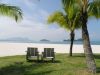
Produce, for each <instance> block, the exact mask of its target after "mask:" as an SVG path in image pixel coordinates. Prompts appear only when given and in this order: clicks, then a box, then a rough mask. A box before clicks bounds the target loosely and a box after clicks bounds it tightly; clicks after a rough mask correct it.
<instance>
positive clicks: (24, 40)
mask: <svg viewBox="0 0 100 75" xmlns="http://www.w3.org/2000/svg"><path fill="white" fill-rule="evenodd" d="M0 41H2V42H32V40H30V39H29V38H23V37H12V38H6V39H0Z"/></svg>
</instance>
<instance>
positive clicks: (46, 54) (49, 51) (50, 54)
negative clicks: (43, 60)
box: [43, 48, 54, 57]
mask: <svg viewBox="0 0 100 75" xmlns="http://www.w3.org/2000/svg"><path fill="white" fill-rule="evenodd" d="M43 57H54V48H44V54H43Z"/></svg>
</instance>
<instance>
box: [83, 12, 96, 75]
mask: <svg viewBox="0 0 100 75" xmlns="http://www.w3.org/2000/svg"><path fill="white" fill-rule="evenodd" d="M87 18H88V16H87V12H85V13H82V24H83V25H82V38H83V47H84V53H85V56H86V62H87V67H88V69H89V71H90V72H92V73H96V63H95V60H94V56H93V52H92V49H91V45H90V39H89V33H88V29H87Z"/></svg>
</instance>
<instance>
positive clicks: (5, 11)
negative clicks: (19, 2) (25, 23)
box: [0, 4, 22, 21]
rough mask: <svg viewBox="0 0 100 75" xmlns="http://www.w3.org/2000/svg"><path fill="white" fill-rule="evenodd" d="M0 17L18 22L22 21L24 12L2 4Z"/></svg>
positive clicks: (0, 5)
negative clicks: (6, 17)
mask: <svg viewBox="0 0 100 75" xmlns="http://www.w3.org/2000/svg"><path fill="white" fill-rule="evenodd" d="M0 15H3V16H8V17H11V18H13V19H15V20H16V21H19V20H21V19H22V10H21V9H20V8H19V7H17V6H10V5H7V4H0Z"/></svg>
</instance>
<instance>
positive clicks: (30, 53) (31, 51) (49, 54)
mask: <svg viewBox="0 0 100 75" xmlns="http://www.w3.org/2000/svg"><path fill="white" fill-rule="evenodd" d="M39 56H40V55H39V52H38V48H32V47H28V48H27V54H26V60H27V61H29V60H31V59H32V58H37V60H39ZM45 58H48V59H52V62H54V59H55V52H54V48H44V52H42V54H41V60H42V61H43V60H44V59H45Z"/></svg>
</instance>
